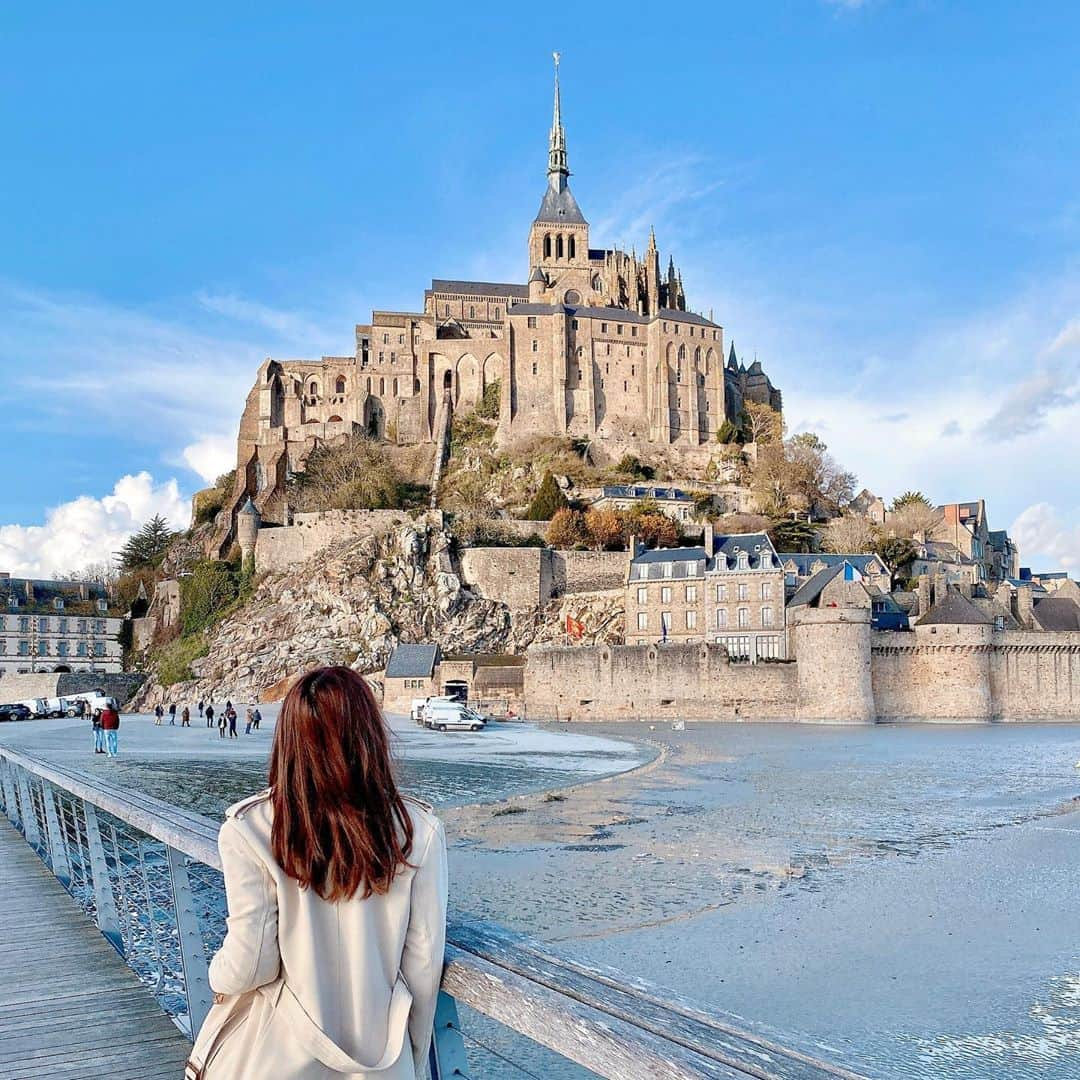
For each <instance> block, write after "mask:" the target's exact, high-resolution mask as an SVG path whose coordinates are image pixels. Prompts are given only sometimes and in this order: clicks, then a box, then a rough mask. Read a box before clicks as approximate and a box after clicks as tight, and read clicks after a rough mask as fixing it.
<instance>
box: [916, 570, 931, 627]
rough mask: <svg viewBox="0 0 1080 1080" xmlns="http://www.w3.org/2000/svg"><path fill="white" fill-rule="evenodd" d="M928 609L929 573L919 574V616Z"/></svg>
mask: <svg viewBox="0 0 1080 1080" xmlns="http://www.w3.org/2000/svg"><path fill="white" fill-rule="evenodd" d="M929 610H930V575H929V574H920V575H919V608H918V614H919V616H920V618H921V617H922V616H923V615H925V614H926V613H927V612H928V611H929Z"/></svg>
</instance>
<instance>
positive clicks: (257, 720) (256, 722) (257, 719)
mask: <svg viewBox="0 0 1080 1080" xmlns="http://www.w3.org/2000/svg"><path fill="white" fill-rule="evenodd" d="M261 723H262V713H261V712H259V707H258V705H256V706H255V715H254V717H253V718H252V721H251V726H252V727H253V728H254V729H255V730H256V731H258V730H259V725H260V724H261Z"/></svg>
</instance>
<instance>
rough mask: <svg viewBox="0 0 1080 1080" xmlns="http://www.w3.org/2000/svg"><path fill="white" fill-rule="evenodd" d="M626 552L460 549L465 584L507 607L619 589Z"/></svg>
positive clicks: (502, 548)
mask: <svg viewBox="0 0 1080 1080" xmlns="http://www.w3.org/2000/svg"><path fill="white" fill-rule="evenodd" d="M626 560H627V555H626V552H624V551H557V550H555V549H553V548H505V547H475V548H464V549H463V550H462V552H461V573H462V579H463V580H464V582H465V584H466V585H468V587H469V588H470V589H471V590H472V591H473V592H474V593H476V595H477V596H479V597H481V598H482V599H484V600H499V601H501V602H502V603H504V604H506V605H508V606H509V608H510V609H511V611H521V610H524V609H526V608H533V607H544V606H545V605H546V604H547V603H548V601H549V600H551V599H553V598H554V597H557V596H578V595H582V594H584V593H597V592H610V591H614V590H618V591H619V592H620V593H621V592H622V590H623V587H624V582H625V580H626Z"/></svg>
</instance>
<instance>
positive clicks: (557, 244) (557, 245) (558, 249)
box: [555, 233, 563, 259]
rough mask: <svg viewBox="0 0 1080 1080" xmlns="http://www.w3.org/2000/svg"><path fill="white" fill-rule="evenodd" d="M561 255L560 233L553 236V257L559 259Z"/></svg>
mask: <svg viewBox="0 0 1080 1080" xmlns="http://www.w3.org/2000/svg"><path fill="white" fill-rule="evenodd" d="M562 257H563V238H562V234H561V233H560V234H559V235H558V236H556V237H555V258H556V259H561V258H562Z"/></svg>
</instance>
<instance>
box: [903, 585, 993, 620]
mask: <svg viewBox="0 0 1080 1080" xmlns="http://www.w3.org/2000/svg"><path fill="white" fill-rule="evenodd" d="M991 621H992V620H991V619H989V618H988V617H987V616H986V615H984V614H983V613H982V612H981V611H980V610H979V609H978V608H977V607H976V606H975V605H974V604H973V603H972V602H971V601H970V600H969V599H968V598H967V597H966V596H964V595H963V593H961V592H960V590H959V589H955V588H952V587H950V588H949V590H948V592H947V593H946V594H945V596H944V597H943V598H942V599H940V600H938V602H937V603H936V604H934V606H933V607H932V608H931V609H930V610H929V611H928V612H927V613H926V614H925V615H924V616H923V617H922V618H921V619H919V620H918V621H917V622H916V623H915V625H916V626H942V625H950V626H955V625H966V626H987V625H989V624H990V623H991Z"/></svg>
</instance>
